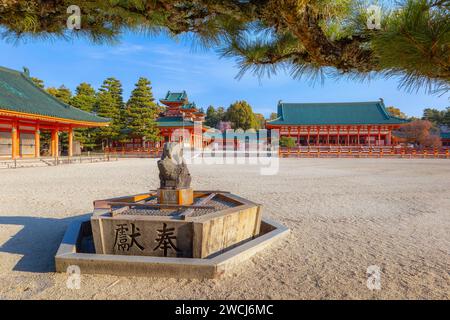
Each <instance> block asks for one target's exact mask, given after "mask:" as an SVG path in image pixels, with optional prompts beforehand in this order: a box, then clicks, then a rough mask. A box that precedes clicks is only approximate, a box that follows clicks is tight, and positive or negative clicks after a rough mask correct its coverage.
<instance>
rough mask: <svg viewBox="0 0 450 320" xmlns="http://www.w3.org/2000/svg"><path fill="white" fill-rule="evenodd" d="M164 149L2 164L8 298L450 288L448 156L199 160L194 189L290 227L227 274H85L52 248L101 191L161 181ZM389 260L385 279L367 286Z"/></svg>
mask: <svg viewBox="0 0 450 320" xmlns="http://www.w3.org/2000/svg"><path fill="white" fill-rule="evenodd" d="M155 162H156V160H154V159H133V160H121V161H117V162H108V163H93V164H77V165H63V166H58V167H41V168H24V169H15V170H14V169H2V170H0V298H1V299H64V298H69V299H80V298H82V299H388V298H392V299H416V298H418V299H450V161H448V160H432V159H430V160H428V159H427V160H420V159H416V160H409V159H281V160H280V170H279V173H278V174H276V175H274V176H263V175H260V168H259V167H258V166H255V165H205V166H203V167H202V166H198V165H192V166H190V170H191V174H192V176H193V186H194V188H196V189H213V190H229V191H231V192H233V193H236V194H239V195H242V196H244V197H247V198H249V199H251V200H253V201H255V202H259V203H261V204H262V205H263V214H264V215H265V216H266V217H269V218H271V219H274V220H277V221H278V222H280V223H282V224H284V225H285V226H287V227H289V228H290V229H291V231H292V232H291V234H290V235H289V236H288V237H287V238H285V239H284V240H282V241H280V242H278V243H276V244H274V245H273V246H271V247H270V248H269V249H267V250H265V251H263V252H261V253H259V254H257V255H256V256H254V257H253V258H252V259H251V260H249V261H247V262H246V263H244V264H242V265H241V266H239V267H237V268H236V269H235V270H234V272H232V273H230V274H228V275H226V276H225V277H223V278H222V279H215V280H184V279H183V280H179V279H163V278H138V277H115V276H103V275H82V283H81V289H80V290H70V289H67V287H66V281H67V276H66V275H65V274H56V273H55V272H54V262H53V257H54V254H55V252H56V250H57V247H58V245H59V242H60V241H61V238H62V236H63V234H64V231H65V228H66V226H67V225H68V224H69V223H70V222H71V221H72V220H73V219H75V218H77V217H79V216H80V215H86V214H89V213H90V212H91V210H92V201H93V200H94V199H101V198H106V197H113V196H120V195H127V194H133V193H141V192H145V191H147V190H149V189H154V188H156V187H157V186H158V173H157V167H156V163H155ZM371 265H377V266H379V267H380V268H381V271H382V273H381V290H374V291H371V290H369V289H368V288H367V286H366V281H367V273H366V270H367V267H369V266H371Z"/></svg>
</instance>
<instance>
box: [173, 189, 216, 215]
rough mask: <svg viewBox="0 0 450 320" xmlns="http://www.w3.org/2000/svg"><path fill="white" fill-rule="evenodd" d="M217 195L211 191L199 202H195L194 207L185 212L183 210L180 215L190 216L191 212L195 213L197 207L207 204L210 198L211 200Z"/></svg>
mask: <svg viewBox="0 0 450 320" xmlns="http://www.w3.org/2000/svg"><path fill="white" fill-rule="evenodd" d="M215 196H216V194H215V193H211V194H210V195H209V196H207V197H205V198H203V199H201V200H200V201H199V202H197V203H195V204H194V205H192V207H191V208H190V209H188V210H186V211H185V212H182V213H181V214H180V217H181V218H182V219H186V217H188V216H190V215H191V214H193V213H194V210H195V209H197V207H200V206H202V205H203V204H206V203H207V202H208V201H209V200H211V199H212V198H214V197H215Z"/></svg>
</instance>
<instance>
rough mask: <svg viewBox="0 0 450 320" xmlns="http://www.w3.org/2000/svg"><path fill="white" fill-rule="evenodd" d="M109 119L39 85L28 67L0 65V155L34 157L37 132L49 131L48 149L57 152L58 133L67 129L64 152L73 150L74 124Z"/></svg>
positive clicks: (99, 123)
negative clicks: (19, 69) (17, 68)
mask: <svg viewBox="0 0 450 320" xmlns="http://www.w3.org/2000/svg"><path fill="white" fill-rule="evenodd" d="M108 123H109V119H105V118H101V117H98V116H96V115H94V114H91V113H88V112H85V111H82V110H80V109H77V108H75V107H72V106H69V105H67V104H65V103H63V102H61V101H59V100H58V99H57V98H55V97H53V96H52V95H50V94H49V93H47V92H46V91H45V90H43V89H41V88H39V87H38V86H36V85H35V84H34V82H33V81H32V80H31V78H30V75H29V71H28V69H26V68H24V71H23V72H20V71H16V70H11V69H8V68H4V67H0V158H12V159H17V158H38V157H40V156H41V154H40V140H41V137H40V135H41V132H43V131H47V132H49V133H51V144H50V149H51V150H50V151H51V155H52V156H53V157H57V156H59V154H60V151H59V150H61V146H60V141H59V140H60V139H59V133H60V132H67V133H68V156H72V153H73V130H74V129H75V128H87V127H101V126H107V125H108Z"/></svg>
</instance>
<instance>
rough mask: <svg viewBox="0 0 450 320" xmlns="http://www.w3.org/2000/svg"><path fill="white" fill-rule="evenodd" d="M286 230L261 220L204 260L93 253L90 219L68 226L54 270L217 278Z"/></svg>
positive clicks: (287, 230) (278, 238) (283, 233)
mask: <svg viewBox="0 0 450 320" xmlns="http://www.w3.org/2000/svg"><path fill="white" fill-rule="evenodd" d="M288 233H289V229H287V228H286V227H284V226H282V225H280V224H278V223H276V222H273V221H270V220H267V219H263V220H262V222H261V229H260V233H259V235H258V236H257V237H256V238H254V239H252V240H249V241H246V242H243V243H240V244H238V245H236V246H234V247H233V248H232V249H228V250H224V251H222V252H221V253H219V254H217V255H214V256H211V257H209V258H205V259H196V258H171V257H149V256H129V255H111V254H96V253H95V249H94V246H93V240H92V227H91V222H90V219H80V220H79V221H76V222H73V223H71V224H70V225H69V227H68V229H67V231H66V233H65V235H64V238H63V240H62V243H61V245H60V247H59V249H58V252H57V253H56V256H55V264H56V271H57V272H66V271H67V268H68V267H69V266H73V265H76V266H78V267H79V268H80V270H81V274H111V275H121V276H149V277H171V278H199V279H202V278H218V277H220V276H222V275H223V274H225V273H227V272H229V271H230V270H231V269H232V268H233V267H234V266H235V265H236V264H239V263H241V262H243V261H245V260H247V259H249V258H250V257H252V256H253V255H254V254H256V253H257V252H259V251H261V250H263V249H264V248H266V247H267V246H269V245H270V244H272V243H273V242H275V241H277V240H280V239H281V238H282V237H284V236H286V235H287V234H288Z"/></svg>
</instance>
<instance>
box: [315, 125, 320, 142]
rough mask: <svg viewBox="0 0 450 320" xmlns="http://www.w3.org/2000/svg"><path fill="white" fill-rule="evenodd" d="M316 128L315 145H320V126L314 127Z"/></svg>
mask: <svg viewBox="0 0 450 320" xmlns="http://www.w3.org/2000/svg"><path fill="white" fill-rule="evenodd" d="M316 130H317V138H316V145H320V127H316Z"/></svg>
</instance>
